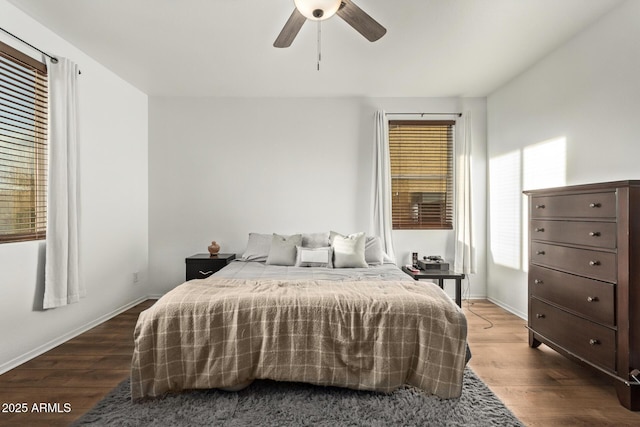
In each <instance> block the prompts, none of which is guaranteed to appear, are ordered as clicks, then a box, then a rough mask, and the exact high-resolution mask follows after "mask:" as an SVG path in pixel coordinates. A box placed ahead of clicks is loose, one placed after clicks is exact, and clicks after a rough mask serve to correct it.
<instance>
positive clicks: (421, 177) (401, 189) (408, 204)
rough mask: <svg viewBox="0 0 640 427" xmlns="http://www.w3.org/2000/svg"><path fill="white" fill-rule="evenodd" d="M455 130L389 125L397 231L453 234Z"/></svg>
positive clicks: (425, 123) (440, 124)
mask: <svg viewBox="0 0 640 427" xmlns="http://www.w3.org/2000/svg"><path fill="white" fill-rule="evenodd" d="M455 125H456V122H455V120H428V119H422V120H389V122H388V128H389V158H390V176H391V216H392V220H391V223H392V229H393V230H453V221H454V209H455V186H454V179H455V161H454V156H455ZM400 128H402V130H399V129H400ZM420 128H423V129H420ZM425 143H426V144H428V145H427V146H423V147H422V148H421V147H420V146H421V144H425ZM403 145H404V147H403Z"/></svg>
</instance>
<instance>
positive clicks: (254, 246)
mask: <svg viewBox="0 0 640 427" xmlns="http://www.w3.org/2000/svg"><path fill="white" fill-rule="evenodd" d="M272 239H273V236H272V235H271V234H260V233H249V241H248V242H247V249H246V250H245V251H244V253H243V254H242V260H243V261H266V260H267V257H268V256H269V249H271V240H272Z"/></svg>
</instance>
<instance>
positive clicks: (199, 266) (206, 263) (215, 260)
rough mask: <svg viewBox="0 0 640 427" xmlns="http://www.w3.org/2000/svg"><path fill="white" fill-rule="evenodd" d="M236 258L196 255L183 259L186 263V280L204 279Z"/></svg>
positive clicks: (233, 256)
mask: <svg viewBox="0 0 640 427" xmlns="http://www.w3.org/2000/svg"><path fill="white" fill-rule="evenodd" d="M235 258H236V255H235V254H218V255H215V256H211V255H209V254H196V255H192V256H190V257H188V258H185V260H184V261H185V262H186V263H187V274H186V278H187V280H192V279H204V278H205V277H209V276H211V275H212V274H213V273H215V272H216V271H218V270H220V269H221V268H222V267H224V266H225V265H227V264H229V263H230V262H231V261H232V260H234V259H235Z"/></svg>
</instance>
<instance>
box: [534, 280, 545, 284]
mask: <svg viewBox="0 0 640 427" xmlns="http://www.w3.org/2000/svg"><path fill="white" fill-rule="evenodd" d="M533 283H535V284H536V285H542V284H543V283H544V282H543V281H542V280H540V279H536V280H534V281H533Z"/></svg>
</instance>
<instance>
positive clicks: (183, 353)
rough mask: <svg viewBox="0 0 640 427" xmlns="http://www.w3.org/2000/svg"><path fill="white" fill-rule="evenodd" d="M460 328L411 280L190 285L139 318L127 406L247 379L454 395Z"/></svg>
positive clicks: (435, 297)
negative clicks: (130, 402) (131, 402)
mask: <svg viewBox="0 0 640 427" xmlns="http://www.w3.org/2000/svg"><path fill="white" fill-rule="evenodd" d="M466 333H467V326H466V319H465V317H464V314H463V313H462V312H461V310H460V309H459V308H458V307H457V306H456V305H455V304H454V303H453V302H452V301H451V299H450V298H449V297H448V296H447V295H446V294H445V293H444V292H442V290H441V289H440V288H438V287H437V286H435V285H433V284H429V283H424V282H423V283H419V282H414V281H347V282H334V281H325V280H312V281H309V280H302V281H283V280H266V281H265V280H244V279H225V278H218V277H216V276H212V277H209V278H208V279H203V280H192V281H190V282H187V283H185V284H182V285H180V286H178V287H177V288H175V289H174V290H172V291H171V292H169V293H167V294H166V295H165V296H164V297H162V298H161V299H160V300H158V302H157V303H156V304H154V305H153V306H152V307H151V308H149V309H148V310H145V311H144V312H142V313H141V315H140V318H139V319H138V323H137V325H136V328H135V333H134V338H135V350H134V354H133V361H132V372H131V396H132V399H134V400H135V399H139V398H143V397H154V396H160V395H163V394H164V393H166V392H172V391H179V390H185V389H194V388H197V389H203V388H219V387H230V386H234V385H237V384H240V383H243V382H246V381H248V380H252V379H267V378H268V379H272V380H278V381H298V382H306V383H313V384H319V385H333V386H341V387H349V388H354V389H361V390H378V391H383V392H390V391H392V390H394V389H396V388H398V387H400V386H402V385H403V384H409V385H413V386H416V387H419V388H421V389H423V390H425V391H426V392H428V393H431V394H435V395H437V396H440V397H442V398H454V397H459V396H460V394H461V392H462V374H463V370H464V365H465V350H466Z"/></svg>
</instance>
